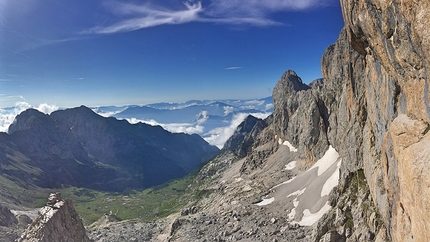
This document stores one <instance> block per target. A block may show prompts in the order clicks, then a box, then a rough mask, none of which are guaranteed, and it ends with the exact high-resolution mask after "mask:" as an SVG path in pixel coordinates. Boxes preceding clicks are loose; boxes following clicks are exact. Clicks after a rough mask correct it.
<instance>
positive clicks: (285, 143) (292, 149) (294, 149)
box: [283, 141, 297, 152]
mask: <svg viewBox="0 0 430 242" xmlns="http://www.w3.org/2000/svg"><path fill="white" fill-rule="evenodd" d="M283 145H286V146H288V148H290V152H297V148H296V147H294V146H293V145H292V144H291V143H290V142H288V141H284V143H283Z"/></svg>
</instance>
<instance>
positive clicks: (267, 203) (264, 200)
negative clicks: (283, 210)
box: [255, 197, 275, 206]
mask: <svg viewBox="0 0 430 242" xmlns="http://www.w3.org/2000/svg"><path fill="white" fill-rule="evenodd" d="M274 201H275V198H274V197H272V198H264V199H263V201H261V202H259V203H256V204H255V205H257V206H266V205H269V204H271V203H272V202H274Z"/></svg>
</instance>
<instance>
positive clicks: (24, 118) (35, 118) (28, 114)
mask: <svg viewBox="0 0 430 242" xmlns="http://www.w3.org/2000/svg"><path fill="white" fill-rule="evenodd" d="M47 120H49V116H48V115H46V114H44V113H41V112H39V111H38V110H36V109H32V108H30V109H27V110H25V111H23V112H22V113H20V114H19V115H18V116H16V118H15V120H14V121H13V123H12V124H11V125H10V126H9V129H8V133H9V134H13V133H15V132H17V131H23V130H28V129H37V128H38V127H41V126H44V125H46V122H47Z"/></svg>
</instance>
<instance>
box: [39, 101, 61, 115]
mask: <svg viewBox="0 0 430 242" xmlns="http://www.w3.org/2000/svg"><path fill="white" fill-rule="evenodd" d="M36 109H37V110H39V111H40V112H42V113H44V114H51V113H52V112H54V111H57V110H58V107H57V106H55V105H49V104H47V103H42V104H40V105H39V107H37V108H36Z"/></svg>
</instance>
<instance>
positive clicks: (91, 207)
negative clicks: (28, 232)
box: [36, 175, 195, 225]
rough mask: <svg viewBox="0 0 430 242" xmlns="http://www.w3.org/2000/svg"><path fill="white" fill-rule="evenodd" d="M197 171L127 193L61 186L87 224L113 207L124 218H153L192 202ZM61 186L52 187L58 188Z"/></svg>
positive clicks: (172, 211) (39, 201) (38, 204)
mask: <svg viewBox="0 0 430 242" xmlns="http://www.w3.org/2000/svg"><path fill="white" fill-rule="evenodd" d="M194 178H195V175H188V176H186V177H184V178H181V179H178V180H173V181H170V182H167V183H165V184H163V185H160V186H158V187H154V188H149V189H145V190H143V191H135V190H134V191H133V190H126V191H124V192H123V193H112V192H110V193H108V192H100V191H96V190H91V189H87V188H76V187H70V188H66V189H60V190H59V191H60V192H61V194H62V197H63V198H70V199H72V201H73V204H74V207H75V209H76V211H77V212H78V213H79V215H80V216H81V217H82V219H83V220H84V224H85V225H90V224H91V223H93V222H95V221H96V220H98V219H99V218H100V217H101V216H103V215H104V214H106V213H109V212H110V211H112V213H114V214H116V215H117V216H118V217H120V218H121V219H123V220H128V219H142V220H144V221H151V220H153V219H156V218H159V217H165V216H168V215H170V214H172V213H174V212H178V211H180V210H181V209H182V208H183V207H184V206H185V205H186V204H187V203H188V202H189V194H190V193H187V192H186V190H187V188H188V186H189V185H190V184H191V183H192V182H193V179H194ZM56 191H58V190H52V191H51V192H56ZM45 202H46V199H38V201H37V202H36V205H37V206H39V207H41V206H43V205H44V204H45Z"/></svg>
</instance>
